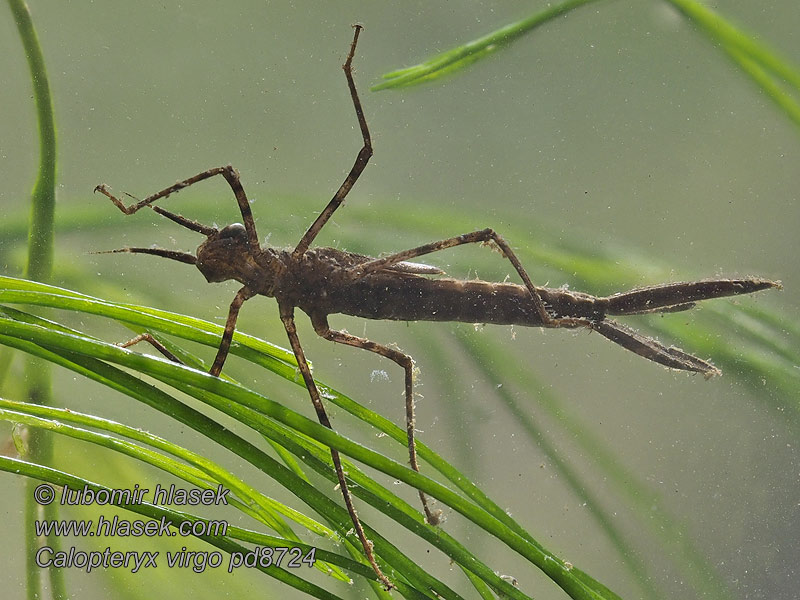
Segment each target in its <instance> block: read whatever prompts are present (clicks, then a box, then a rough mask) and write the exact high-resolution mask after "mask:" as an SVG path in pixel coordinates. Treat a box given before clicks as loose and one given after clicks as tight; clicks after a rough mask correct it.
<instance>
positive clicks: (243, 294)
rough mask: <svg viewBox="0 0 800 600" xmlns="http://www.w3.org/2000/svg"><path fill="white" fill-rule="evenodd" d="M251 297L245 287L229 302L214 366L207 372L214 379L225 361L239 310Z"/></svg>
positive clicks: (250, 293) (251, 294)
mask: <svg viewBox="0 0 800 600" xmlns="http://www.w3.org/2000/svg"><path fill="white" fill-rule="evenodd" d="M253 295H254V294H253V292H251V291H250V289H249V288H248V287H247V286H245V287H243V288H242V289H240V290H239V291H238V292H236V296H234V297H233V302H231V307H230V309H229V310H228V319H227V321H225V331H223V332H222V340H221V341H220V343H219V349H218V350H217V356H216V357H215V358H214V364H213V365H211V370H210V371H209V373H211V374H212V375H213V376H214V377H219V374H220V373H221V372H222V365H224V364H225V359H226V358H228V351H229V350H230V349H231V340H233V332H234V331H236V319H237V318H238V317H239V309H240V308H242V304H244V301H245V300H249V299H250V298H252V297H253Z"/></svg>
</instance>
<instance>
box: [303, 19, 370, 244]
mask: <svg viewBox="0 0 800 600" xmlns="http://www.w3.org/2000/svg"><path fill="white" fill-rule="evenodd" d="M353 28H354V29H355V33H354V34H353V42H352V43H351V44H350V52H349V53H348V54H347V60H345V61H344V64H343V65H342V69H344V75H345V77H346V78H347V87H348V88H350V98H351V99H352V100H353V107H354V108H355V110H356V118H357V119H358V126H359V128H360V129H361V137H362V139H363V140H364V146H363V147H362V148H361V150H360V151H359V152H358V156H357V157H356V162H355V163H354V164H353V167H352V168H351V169H350V172H349V173H348V174H347V177H345V180H344V181H343V182H342V185H341V186H340V187H339V189H338V190H337V191H336V193H335V194H334V196H333V198H331V201H330V202H328V205H327V206H326V207H325V209H324V210H323V211H322V212H321V213H320V215H319V216H318V217H317V218H316V220H315V221H314V222H313V223H312V224H311V227H309V228H308V231H306V232H305V234H304V235H303V237H302V238H301V239H300V241H299V242H298V244H297V247H296V248H295V249H294V252H293V253H292V254H293V255H294V256H295V257H298V256H302V255H303V254H305V251H306V250H308V247H309V246H310V245H311V242H313V241H314V238H315V237H317V234H318V233H319V232H320V230H321V229H322V228H323V227H324V226H325V223H327V222H328V219H330V218H331V215H333V213H334V212H335V211H336V209H337V208H339V206H341V205H342V203H343V202H344V199H345V198H346V197H347V194H348V193H349V192H350V190H351V189H352V187H353V186H354V185H355V183H356V181H358V178H359V176H360V175H361V172H362V171H363V170H364V167H366V166H367V162H369V159H370V157H371V156H372V140H371V138H370V135H369V127H367V120H366V119H365V118H364V111H363V110H362V108H361V100H359V98H358V91H357V90H356V84H355V82H354V81H353V69H352V63H353V55H354V54H355V52H356V44H357V43H358V36H359V34H360V33H361V29H362V27H361V25H353Z"/></svg>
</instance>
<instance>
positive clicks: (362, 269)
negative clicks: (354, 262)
mask: <svg viewBox="0 0 800 600" xmlns="http://www.w3.org/2000/svg"><path fill="white" fill-rule="evenodd" d="M486 242H494V243H495V244H496V245H497V246H498V248H500V250H501V251H502V253H503V256H504V257H506V258H507V259H508V260H509V261H511V264H512V265H514V269H516V271H517V273H518V274H519V276H520V278H521V279H522V281H523V282H524V283H525V287H527V288H528V291H529V292H530V294H531V300H532V301H533V305H534V307H535V308H536V311H537V312H538V313H539V316H540V318H541V320H542V325H543V326H544V327H591V326H592V324H591V322H590V321H588V320H587V319H579V318H573V317H562V318H555V317H552V316H550V313H548V312H547V310H546V309H545V306H544V301H543V300H542V297H541V296H540V295H539V292H538V291H537V289H536V286H535V285H533V282H532V281H531V278H530V277H528V273H527V272H526V271H525V268H524V267H523V266H522V263H521V262H520V261H519V259H518V258H517V255H516V254H514V251H513V250H512V249H511V246H509V245H508V242H506V241H505V240H504V239H503V238H502V237H501V236H500V235H499V234H498V233H497V232H495V231H494V230H493V229H481V230H480V231H473V232H471V233H465V234H463V235H458V236H456V237H452V238H448V239H446V240H440V241H438V242H431V243H429V244H424V245H422V246H417V247H416V248H411V249H410V250H404V251H402V252H397V253H396V254H391V255H389V256H386V257H384V258H377V259H375V260H372V261H369V262H366V263H363V264H361V265H358V267H356V268H355V269H354V272H355V274H356V276H357V277H363V276H364V275H367V274H369V273H373V272H375V271H379V270H381V269H385V268H387V267H390V266H391V265H394V264H397V263H399V262H403V261H406V260H409V259H412V258H415V257H417V256H423V255H425V254H431V253H432V252H438V251H439V250H446V249H447V248H453V247H455V246H461V245H463V244H474V243H486Z"/></svg>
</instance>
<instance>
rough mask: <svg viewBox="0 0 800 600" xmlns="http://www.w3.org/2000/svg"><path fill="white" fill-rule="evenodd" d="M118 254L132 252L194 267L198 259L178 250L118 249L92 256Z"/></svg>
mask: <svg viewBox="0 0 800 600" xmlns="http://www.w3.org/2000/svg"><path fill="white" fill-rule="evenodd" d="M118 252H131V253H134V254H152V255H153V256H160V257H161V258H168V259H170V260H177V261H178V262H182V263H186V264H187V265H193V264H195V263H197V257H196V256H195V255H194V254H189V253H188V252H178V251H177V250H167V249H166V248H117V249H116V250H100V251H98V252H92V253H91V254H116V253H118Z"/></svg>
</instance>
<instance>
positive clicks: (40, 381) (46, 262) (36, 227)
mask: <svg viewBox="0 0 800 600" xmlns="http://www.w3.org/2000/svg"><path fill="white" fill-rule="evenodd" d="M8 5H9V7H10V8H11V13H12V14H13V16H14V22H15V23H16V25H17V31H18V32H19V35H20V40H21V41H22V46H23V49H24V51H25V57H26V59H27V61H28V68H29V70H30V74H31V84H32V87H33V97H34V102H35V104H36V117H37V125H38V129H39V169H38V173H37V176H36V183H35V185H34V188H33V192H32V194H31V213H30V221H29V226H28V261H27V265H26V267H25V274H26V276H27V277H29V278H31V279H36V280H39V281H48V280H49V279H50V277H51V275H52V270H53V238H54V227H53V222H54V214H55V201H56V127H55V119H54V113H53V101H52V98H51V96H50V84H49V82H48V79H47V70H46V69H45V63H44V54H43V53H42V48H41V45H40V44H39V39H38V36H37V35H36V29H35V28H34V26H33V19H32V17H31V13H30V11H29V10H28V6H27V5H26V4H25V2H24V1H23V0H8ZM5 358H6V361H3V362H6V363H10V357H5ZM6 368H7V367H6ZM4 376H5V374H3V373H0V381H2V380H3V379H4ZM25 384H26V387H27V391H26V395H27V398H28V399H29V400H30V401H31V402H36V403H39V404H52V403H53V394H52V389H51V376H50V368H49V365H48V364H47V363H44V362H41V361H39V360H38V359H35V358H33V357H28V359H27V361H26V363H25ZM28 448H29V452H30V456H31V457H32V458H33V459H34V460H40V461H43V462H48V461H50V460H51V458H52V453H53V447H52V439H51V437H50V436H46V435H44V436H43V435H41V434H40V433H39V432H38V431H32V432H30V434H29V435H28ZM32 491H33V490H32V489H31V487H30V485H29V486H27V489H26V491H25V500H24V502H25V512H26V516H25V521H26V523H27V524H30V522H32V521H33V520H34V514H35V513H38V512H40V507H38V506H37V505H35V504H34V503H33V500H32V498H33V495H32ZM42 512H44V514H45V515H46V516H47V517H49V518H56V517H57V507H56V506H52V505H51V506H46V507H44V509H42ZM47 542H48V543H49V544H51V546H53V547H59V544H60V540H58V539H57V538H55V537H52V536H48V538H47ZM25 543H26V545H27V553H26V557H27V562H26V579H27V585H26V588H27V594H28V598H29V599H30V600H34V599H35V598H40V597H41V595H42V593H43V585H42V571H41V569H39V567H38V566H37V565H36V563H35V561H33V560H32V558H31V557H33V556H34V552H35V547H36V544H37V540H36V539H35V538H34V537H33V536H25ZM48 575H49V579H50V585H51V590H52V595H53V598H54V599H56V600H61V599H62V598H67V597H68V594H67V591H66V586H65V583H64V577H63V571H62V570H61V569H51V570H50V571H49V573H48Z"/></svg>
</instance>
